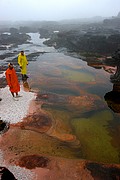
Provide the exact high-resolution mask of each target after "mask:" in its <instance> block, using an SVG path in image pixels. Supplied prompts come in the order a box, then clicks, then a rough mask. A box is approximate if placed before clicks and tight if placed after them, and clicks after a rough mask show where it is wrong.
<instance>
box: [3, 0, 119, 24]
mask: <svg viewBox="0 0 120 180" xmlns="http://www.w3.org/2000/svg"><path fill="white" fill-rule="evenodd" d="M119 9H120V1H119V0H44V1H43V0H0V21H21V20H22V21H24V20H25V21H29V20H33V21H41V20H48V21H49V20H55V21H58V20H64V19H78V18H91V17H94V16H101V17H112V16H116V15H117V14H118V12H119Z"/></svg>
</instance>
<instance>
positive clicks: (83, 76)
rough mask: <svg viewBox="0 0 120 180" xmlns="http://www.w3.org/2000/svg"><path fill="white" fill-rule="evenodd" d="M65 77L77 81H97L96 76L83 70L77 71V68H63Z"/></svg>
mask: <svg viewBox="0 0 120 180" xmlns="http://www.w3.org/2000/svg"><path fill="white" fill-rule="evenodd" d="M62 73H63V76H64V78H66V79H68V80H72V81H77V82H91V81H95V78H94V76H93V75H92V74H91V73H89V72H88V73H86V72H83V71H82V70H81V71H75V70H62Z"/></svg>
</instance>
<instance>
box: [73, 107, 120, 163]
mask: <svg viewBox="0 0 120 180" xmlns="http://www.w3.org/2000/svg"><path fill="white" fill-rule="evenodd" d="M112 120H113V115H112V113H111V112H110V111H107V110H106V111H101V112H98V113H96V114H94V115H93V116H91V117H89V118H75V119H73V120H72V121H71V124H72V126H73V129H74V131H75V134H76V135H77V137H78V138H79V140H80V143H81V146H82V151H83V153H84V158H86V159H89V160H94V161H99V162H104V163H119V153H118V152H117V149H116V148H115V147H113V146H112V144H111V140H112V138H111V137H110V135H109V130H108V125H109V122H110V121H112Z"/></svg>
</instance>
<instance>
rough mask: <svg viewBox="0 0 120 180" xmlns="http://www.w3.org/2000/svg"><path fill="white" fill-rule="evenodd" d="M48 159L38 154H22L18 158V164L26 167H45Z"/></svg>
mask: <svg viewBox="0 0 120 180" xmlns="http://www.w3.org/2000/svg"><path fill="white" fill-rule="evenodd" d="M48 162H49V159H48V158H46V157H43V156H38V155H29V156H23V157H21V159H20V160H19V162H18V164H19V166H21V167H26V168H27V169H34V168H36V167H41V168H45V167H47V165H48Z"/></svg>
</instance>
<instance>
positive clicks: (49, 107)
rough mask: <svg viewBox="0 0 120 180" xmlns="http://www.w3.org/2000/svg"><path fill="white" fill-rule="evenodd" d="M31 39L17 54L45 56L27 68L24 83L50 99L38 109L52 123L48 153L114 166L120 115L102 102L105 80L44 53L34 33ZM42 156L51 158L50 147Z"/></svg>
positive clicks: (118, 158)
mask: <svg viewBox="0 0 120 180" xmlns="http://www.w3.org/2000/svg"><path fill="white" fill-rule="evenodd" d="M30 35H31V37H32V40H31V43H33V44H26V45H21V46H19V47H18V48H17V50H21V49H24V50H25V51H26V54H30V53H32V52H46V53H44V54H41V55H40V56H38V57H37V59H36V61H32V62H30V63H29V66H28V74H29V80H28V82H29V85H30V86H31V88H32V89H36V90H37V91H38V92H39V94H47V95H48V97H49V98H48V99H46V100H45V103H43V105H42V109H43V110H44V111H45V112H46V113H48V114H50V116H51V118H52V119H53V120H54V121H55V125H54V127H53V128H54V130H53V132H52V133H51V134H50V137H54V138H55V141H53V139H51V138H49V142H50V144H52V146H53V149H52V152H53V151H55V152H56V153H55V154H56V155H57V156H63V157H69V158H85V159H88V160H94V161H101V162H107V163H119V162H120V113H115V112H113V111H112V109H110V108H109V107H108V104H107V102H106V101H105V99H104V96H105V94H106V93H108V92H110V91H112V89H113V84H112V83H111V82H110V80H109V78H110V74H109V73H107V72H106V71H104V69H94V68H92V67H89V66H87V63H86V62H84V61H82V60H80V59H77V58H73V57H70V56H66V55H64V54H63V53H58V52H57V51H56V50H55V49H54V48H53V47H46V46H45V45H43V41H44V39H42V40H40V39H39V34H37V33H36V34H30ZM118 98H119V97H118ZM117 107H118V106H117ZM48 134H49V133H48ZM43 139H44V138H43ZM41 141H42V140H41ZM57 142H58V144H59V145H60V147H61V148H58V144H57ZM56 144H57V148H56ZM45 148H46V150H45ZM50 151H51V150H50ZM44 152H47V153H48V154H51V155H53V154H54V153H53V154H52V153H51V152H49V145H48V147H44ZM71 152H72V153H71ZM55 154H54V155H55Z"/></svg>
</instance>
